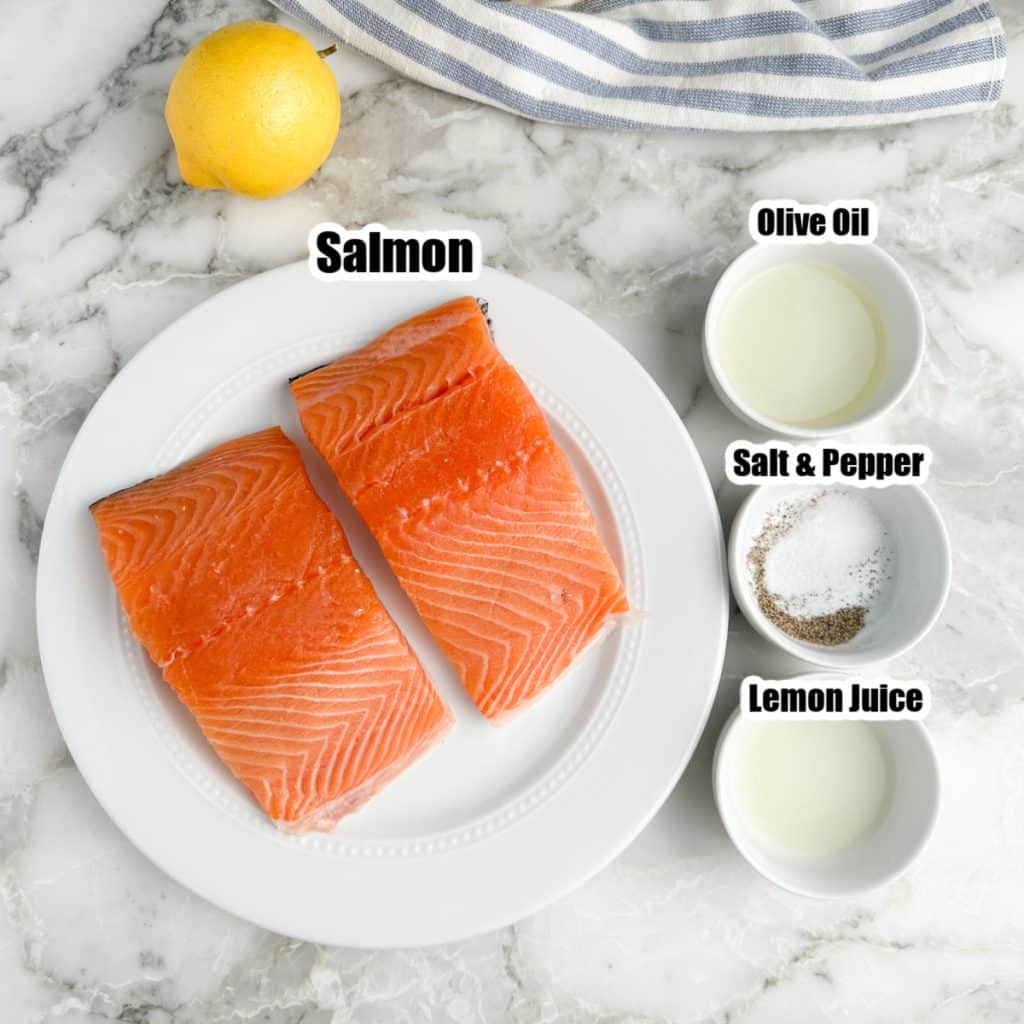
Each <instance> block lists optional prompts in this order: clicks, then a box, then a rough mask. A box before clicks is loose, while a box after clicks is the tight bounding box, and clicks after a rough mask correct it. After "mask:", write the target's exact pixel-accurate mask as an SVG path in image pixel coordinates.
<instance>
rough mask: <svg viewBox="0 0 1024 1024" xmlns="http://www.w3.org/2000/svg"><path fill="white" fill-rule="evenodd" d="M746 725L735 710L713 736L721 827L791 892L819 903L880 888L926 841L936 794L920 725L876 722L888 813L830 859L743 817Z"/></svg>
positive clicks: (931, 757)
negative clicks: (777, 839)
mask: <svg viewBox="0 0 1024 1024" xmlns="http://www.w3.org/2000/svg"><path fill="white" fill-rule="evenodd" d="M751 721H752V720H751V719H750V718H749V717H747V716H744V715H743V714H742V713H741V712H740V709H739V708H737V709H736V711H735V712H733V714H732V716H731V717H730V718H729V720H728V721H727V722H726V723H725V726H724V728H723V729H722V732H721V734H720V735H719V738H718V745H717V747H716V748H715V761H714V767H713V770H712V771H713V775H712V778H713V785H714V791H715V802H716V804H717V805H718V813H719V815H720V816H721V818H722V823H723V824H724V825H725V830H726V832H728V834H729V838H730V839H731V840H732V841H733V843H734V845H735V846H736V849H737V850H739V851H740V853H741V854H743V856H744V857H745V858H746V859H747V861H748V862H749V863H750V864H751V866H753V867H754V868H755V869H756V870H757V871H759V872H760V873H761V874H762V875H764V877H765V878H767V879H768V880H769V881H771V882H774V883H775V884H776V885H780V886H782V888H784V889H788V890H790V892H795V893H799V894H800V895H801V896H813V897H817V898H821V899H834V898H838V897H842V896H852V895H854V894H856V893H860V892H865V891H867V890H869V889H875V888H878V887H879V886H881V885H885V884H886V883H887V882H891V881H892V880H893V879H895V878H897V877H899V876H900V875H901V874H902V873H903V872H904V871H906V869H907V868H908V867H910V865H911V863H913V861H914V860H915V859H916V858H917V856H918V854H919V853H920V852H921V850H922V849H924V846H925V844H926V843H927V842H928V839H929V837H930V836H931V833H932V829H933V828H934V826H935V821H936V819H937V817H938V813H939V803H940V790H941V784H940V776H939V764H938V760H937V758H936V756H935V750H934V748H933V747H932V742H931V738H930V737H929V735H928V730H927V729H926V728H925V726H924V725H923V724H922V723H921V722H919V721H913V720H909V719H902V720H899V721H882V722H876V723H874V727H875V728H876V729H877V731H878V735H879V738H880V740H881V741H882V743H883V745H884V748H885V751H886V755H887V758H888V762H889V780H890V787H891V788H890V798H889V806H888V809H887V811H886V815H885V817H884V818H883V820H882V822H881V823H880V824H879V826H878V827H877V828H876V829H875V830H874V831H873V832H871V833H869V834H868V835H867V836H865V837H864V838H863V839H860V840H859V841H857V842H856V843H854V844H853V845H852V846H849V847H847V848H846V849H844V850H841V851H840V852H839V853H836V854H832V855H830V856H826V857H813V858H807V857H797V856H792V855H789V854H787V853H785V852H784V851H780V850H779V849H778V848H776V847H774V846H772V845H771V844H770V843H768V842H766V841H765V840H764V839H763V838H762V837H760V836H759V835H757V834H756V832H755V831H754V830H753V829H752V828H751V827H750V826H749V825H748V824H747V822H746V820H745V818H744V815H743V813H742V810H741V808H740V805H739V800H738V798H737V794H736V769H737V763H738V758H737V752H738V750H739V747H740V745H741V744H742V741H743V738H744V737H743V730H744V729H745V728H749V726H750V723H751ZM766 724H770V723H766ZM840 724H842V723H840ZM851 724H852V723H851Z"/></svg>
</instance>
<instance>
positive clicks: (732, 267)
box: [704, 243, 925, 438]
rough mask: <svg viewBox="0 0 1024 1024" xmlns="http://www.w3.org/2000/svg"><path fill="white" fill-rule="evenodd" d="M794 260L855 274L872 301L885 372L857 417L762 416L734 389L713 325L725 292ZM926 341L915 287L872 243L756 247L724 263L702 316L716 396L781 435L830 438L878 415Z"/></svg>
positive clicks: (899, 389) (904, 382) (898, 393)
mask: <svg viewBox="0 0 1024 1024" xmlns="http://www.w3.org/2000/svg"><path fill="white" fill-rule="evenodd" d="M797 261H805V262H808V263H824V264H828V265H830V266H833V267H837V268H838V269H839V270H842V271H844V272H845V273H847V274H849V275H850V276H851V277H853V278H855V279H856V280H857V281H858V282H860V284H861V286H862V287H863V288H864V290H865V291H866V292H867V293H868V294H869V295H870V296H871V297H872V299H873V300H874V302H875V306H876V307H877V309H878V312H879V315H880V316H881V318H882V322H883V324H884V325H885V334H886V345H887V349H886V361H885V372H884V373H883V375H882V379H881V381H880V382H879V385H878V387H877V388H876V389H875V391H874V393H873V394H872V395H871V397H870V399H869V400H868V402H867V404H866V405H864V406H862V407H861V409H860V411H859V413H858V414H857V415H856V416H855V417H853V418H851V419H850V420H848V421H846V422H843V423H838V424H835V425H833V426H828V427H798V426H794V425H792V424H789V423H783V422H781V421H780V420H773V419H771V418H769V417H767V416H763V415H762V414H761V413H759V412H758V411H757V410H756V409H754V408H753V407H752V406H751V405H750V404H749V403H747V402H746V401H745V400H744V399H743V398H742V397H741V396H740V395H739V394H738V393H737V392H736V391H735V389H734V388H733V386H732V384H731V383H730V382H729V378H728V377H727V376H726V374H725V370H724V369H723V367H722V363H721V360H720V359H719V354H718V334H717V326H718V321H719V317H720V316H721V312H722V309H723V307H724V305H725V302H726V300H727V299H728V298H729V296H730V295H732V293H733V292H734V291H735V290H736V288H738V287H739V286H740V285H742V284H744V283H746V282H747V281H748V280H749V279H750V278H751V277H753V276H754V275H755V274H759V273H760V272H761V271H762V270H767V269H768V268H769V267H774V266H777V265H778V264H780V263H790V262H797ZM924 345H925V325H924V313H923V312H922V311H921V303H920V301H919V300H918V298H917V293H916V292H915V291H914V286H913V285H912V284H911V282H910V278H909V277H907V275H906V273H905V272H904V270H903V268H902V267H900V265H899V264H898V263H897V262H896V261H895V260H894V259H893V258H892V257H891V256H890V255H889V254H888V253H886V252H884V251H883V250H882V249H879V248H878V246H876V245H836V244H833V243H825V244H823V245H788V244H775V243H767V244H761V245H754V246H752V247H751V248H749V249H747V250H746V251H745V252H743V253H741V254H740V255H739V256H738V257H737V258H736V259H735V260H733V262H732V263H730V264H729V266H728V267H726V269H725V272H724V273H723V274H722V276H721V277H720V278H719V279H718V284H717V285H715V290H714V291H713V292H712V293H711V301H710V302H709V303H708V308H707V313H706V314H705V317H704V366H705V368H706V369H707V374H708V377H709V378H710V380H711V384H712V386H713V387H714V389H715V391H716V393H717V394H718V397H719V398H720V399H721V400H722V402H723V403H724V404H725V405H726V406H727V407H728V408H729V409H730V410H731V411H732V412H733V413H734V414H735V415H736V416H738V417H739V418H740V419H741V420H743V421H744V422H746V423H749V424H750V425H751V426H754V427H758V428H759V429H761V430H764V431H766V432H768V433H769V434H777V435H781V436H784V437H797V438H821V437H832V436H835V435H836V434H842V433H845V432H846V431H849V430H853V429H855V428H856V427H861V426H864V424H866V423H868V422H870V421H871V420H874V419H876V418H877V417H879V416H881V415H882V414H883V413H885V412H887V411H888V410H889V409H891V408H892V407H893V406H894V405H895V404H896V403H897V402H898V401H899V400H900V399H901V398H902V397H903V396H904V395H905V394H906V392H907V389H908V388H909V387H910V385H911V383H912V382H913V380H914V377H915V376H916V375H917V371H918V368H919V367H920V365H921V359H922V358H923V356H924Z"/></svg>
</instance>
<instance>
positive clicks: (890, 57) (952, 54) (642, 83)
mask: <svg viewBox="0 0 1024 1024" xmlns="http://www.w3.org/2000/svg"><path fill="white" fill-rule="evenodd" d="M275 2H276V3H277V5H278V6H279V7H280V8H281V9H282V10H284V11H285V12H287V13H289V14H292V15H295V16H296V17H299V18H302V19H305V20H306V21H307V22H310V23H311V24H313V25H315V26H317V27H319V28H321V29H324V30H326V31H327V32H328V33H329V34H333V35H334V36H336V37H337V38H338V39H340V40H342V41H343V42H345V43H348V44H350V45H352V46H354V47H356V48H357V49H360V50H362V51H364V52H365V53H368V54H370V55H371V56H373V57H376V58H378V59H379V60H381V61H384V62H385V63H386V64H389V65H391V66H392V67H394V68H396V69H398V70H399V71H401V72H402V73H403V74H405V75H408V76H409V77H410V78H414V79H417V80H418V81H420V82H426V83H428V84H429V85H433V86H436V87H437V88H439V89H445V90H447V91H448V92H453V93H457V94H459V95H461V96H469V97H472V98H473V99H477V100H481V101H483V102H485V103H490V104H493V105H494V106H497V107H503V108H504V109H506V110H512V111H514V112H516V113H518V114H522V115H524V116H526V117H530V118H534V119H535V120H538V121H554V122H558V123H561V124H573V125H589V126H594V127H604V128H696V129H726V130H733V131H751V130H764V129H780V128H787V129H793V128H835V127H839V126H842V125H868V124H883V123H887V122H888V123H891V122H896V121H909V120H913V119H915V118H921V117H937V116H939V115H942V114H952V113H958V112H962V111H968V110H977V109H979V108H982V107H985V106H987V105H989V104H991V103H994V102H995V101H996V100H997V99H998V97H999V93H1000V90H1001V88H1002V82H1003V77H1004V74H1005V70H1006V40H1005V38H1004V36H1003V33H1002V28H1001V26H1000V24H999V19H998V18H997V17H996V15H995V12H994V11H993V10H992V8H991V6H990V5H989V4H988V3H987V2H978V0H582V2H578V3H566V2H562V0H546V2H545V0H532V2H519V3H517V2H513V0H275Z"/></svg>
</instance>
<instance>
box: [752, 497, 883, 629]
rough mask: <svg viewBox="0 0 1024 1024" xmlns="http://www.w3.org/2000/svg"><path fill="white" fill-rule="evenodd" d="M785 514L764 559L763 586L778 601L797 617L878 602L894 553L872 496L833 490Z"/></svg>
mask: <svg viewBox="0 0 1024 1024" xmlns="http://www.w3.org/2000/svg"><path fill="white" fill-rule="evenodd" d="M789 514H790V516H791V517H792V518H791V525H790V527H789V528H788V529H787V530H785V532H783V533H782V534H781V536H779V538H778V540H777V541H776V543H775V544H773V545H772V546H771V548H770V549H769V550H768V552H767V554H766V557H765V561H764V586H765V587H766V588H767V589H768V590H769V591H770V592H771V593H772V595H773V596H774V597H775V599H776V601H777V603H778V604H779V605H781V606H782V607H783V608H784V610H785V611H786V612H788V613H789V614H791V615H799V616H801V617H812V616H816V615H829V614H832V613H833V612H837V611H840V610H842V609H844V608H853V607H867V608H869V609H870V608H871V606H872V605H877V604H878V601H879V598H880V597H881V596H882V594H883V593H884V591H885V589H886V588H885V587H884V583H885V582H887V579H888V577H889V576H890V575H891V569H892V565H893V562H894V558H895V552H894V550H893V547H892V544H891V543H890V541H889V536H888V533H887V531H886V528H885V523H884V522H883V521H882V518H881V517H880V516H879V515H878V513H877V511H876V510H875V507H874V505H873V504H872V502H871V501H870V499H868V498H867V497H865V496H864V495H863V494H860V493H858V492H856V491H850V490H841V489H831V490H827V491H822V492H819V493H818V494H816V495H815V496H813V497H812V498H811V499H810V500H808V501H807V502H806V503H804V504H803V505H802V506H800V505H798V506H796V507H791V508H790V510H789ZM787 518H788V517H787Z"/></svg>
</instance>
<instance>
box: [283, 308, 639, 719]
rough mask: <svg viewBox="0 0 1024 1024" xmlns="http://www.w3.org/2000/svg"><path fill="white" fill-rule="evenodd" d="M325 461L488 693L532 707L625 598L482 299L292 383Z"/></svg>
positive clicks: (490, 708)
mask: <svg viewBox="0 0 1024 1024" xmlns="http://www.w3.org/2000/svg"><path fill="white" fill-rule="evenodd" d="M291 388H292V393H293V395H294V396H295V401H296V403H297V405H298V409H299V415H300V416H301V418H302V425H303V428H304V429H305V431H306V434H307V436H308V437H309V439H310V441H311V442H312V443H313V445H314V446H315V447H316V448H317V450H318V451H319V452H320V453H321V454H322V455H323V456H324V458H325V459H326V460H327V461H328V463H329V464H330V466H331V468H332V469H333V470H334V473H335V475H336V476H337V478H338V481H339V483H340V484H341V487H342V489H343V490H344V491H345V493H346V495H347V496H348V497H349V499H350V500H351V501H352V503H353V504H354V505H355V507H356V509H357V510H358V511H359V513H360V515H361V516H362V517H363V519H364V521H365V522H366V524H367V526H368V527H369V528H370V530H371V532H372V533H373V535H374V537H375V538H376V540H377V543H378V544H379V545H380V548H381V550H382V552H383V553H384V556H385V557H386V558H387V560H388V562H389V563H390V565H391V567H392V569H393V570H394V572H395V575H396V576H397V577H398V580H399V582H400V583H401V585H402V587H403V588H404V589H405V591H406V593H407V594H408V595H409V597H410V598H411V599H412V601H413V603H414V605H415V606H416V609H417V611H418V612H419V614H420V616H421V617H422V619H423V621H424V622H425V623H426V624H427V626H428V627H429V628H430V630H431V632H432V633H433V634H434V636H435V637H436V639H437V641H438V643H439V644H440V646H441V647H442V648H443V650H444V651H445V653H446V654H447V656H448V658H449V659H450V660H451V661H452V663H453V664H454V665H455V667H456V669H457V670H458V672H459V674H460V676H461V678H462V681H463V683H464V685H465V687H466V689H467V690H468V692H469V694H470V696H471V697H472V698H473V700H474V701H475V703H476V705H477V707H478V708H479V709H480V710H481V711H482V712H483V714H484V715H486V716H487V717H488V718H490V719H492V720H493V719H498V718H500V717H502V716H503V715H505V714H507V713H509V712H511V711H514V710H516V709H518V708H521V707H523V706H524V705H526V704H527V703H529V702H530V701H532V700H533V699H534V698H536V697H537V696H539V695H540V694H541V693H542V692H543V691H544V690H545V689H546V688H547V687H548V686H550V685H551V684H552V683H553V682H554V681H555V680H556V679H557V678H558V677H559V676H560V675H561V674H562V673H563V672H564V671H565V669H566V668H568V666H569V665H570V664H571V663H572V662H573V660H574V659H575V658H576V656H577V655H578V654H579V653H580V652H581V651H582V650H583V648H584V647H586V646H587V645H588V644H589V643H590V642H591V640H593V639H594V638H595V637H596V636H597V634H598V633H599V632H600V631H601V630H602V629H603V628H604V626H605V625H606V624H607V623H608V622H609V620H610V619H611V618H612V617H613V616H615V615H616V614H618V613H621V612H624V611H626V610H627V608H628V604H627V601H626V595H625V591H624V589H623V586H622V582H621V580H620V578H619V574H618V571H617V570H616V568H615V565H614V563H613V562H612V559H611V557H610V556H609V554H608V551H607V549H606V547H605V545H604V542H603V541H602V539H601V536H600V534H599V532H598V530H597V526H596V524H595V522H594V518H593V515H592V514H591V512H590V509H589V508H588V507H587V504H586V501H585V499H584V497H583V494H582V492H581V490H580V487H579V485H578V483H577V481H576V479H575V476H574V475H573V472H572V468H571V466H570V465H569V461H568V459H567V458H566V456H565V453H564V452H563V451H562V450H561V448H559V446H558V445H557V444H556V442H555V440H554V438H553V437H552V436H551V431H550V429H549V428H548V425H547V422H546V420H545V419H544V415H543V413H542V412H541V410H540V407H539V406H538V405H537V403H536V401H535V400H534V398H533V396H532V395H531V394H530V392H529V390H528V389H527V387H526V385H525V384H524V383H523V381H522V379H521V378H520V377H519V375H518V374H517V373H516V372H515V370H514V369H513V368H512V367H511V366H510V365H509V364H508V363H507V362H506V361H505V359H504V358H503V357H502V355H501V353H500V352H499V351H498V350H497V348H496V347H495V345H494V342H493V340H492V338H491V333H490V329H489V327H488V325H487V321H486V318H485V317H484V315H483V313H482V312H481V310H480V307H479V305H478V304H477V302H476V301H475V300H474V299H471V298H463V299H458V300H456V301H454V302H450V303H447V304H446V305H444V306H440V307H438V308H437V309H433V310H430V311H429V312H427V313H424V314H422V315H421V316H417V317H414V318H413V319H412V320H409V321H407V322H406V323H403V324H400V325H399V326H397V327H395V328H393V329H392V330H390V331H388V332H387V333H386V334H384V335H383V336H382V337H380V338H378V339H377V340H376V341H374V342H371V343H370V344H369V345H367V346H366V347H365V348H363V349H361V350H360V351H358V352H354V353H352V354H351V355H348V356H345V357H343V358H342V359H339V360H338V361H337V362H334V363H331V364H330V365H328V366H325V367H321V368H320V369H318V370H314V371H312V372H310V373H308V374H305V375H303V376H301V377H299V378H297V379H295V380H293V381H292V384H291Z"/></svg>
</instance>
